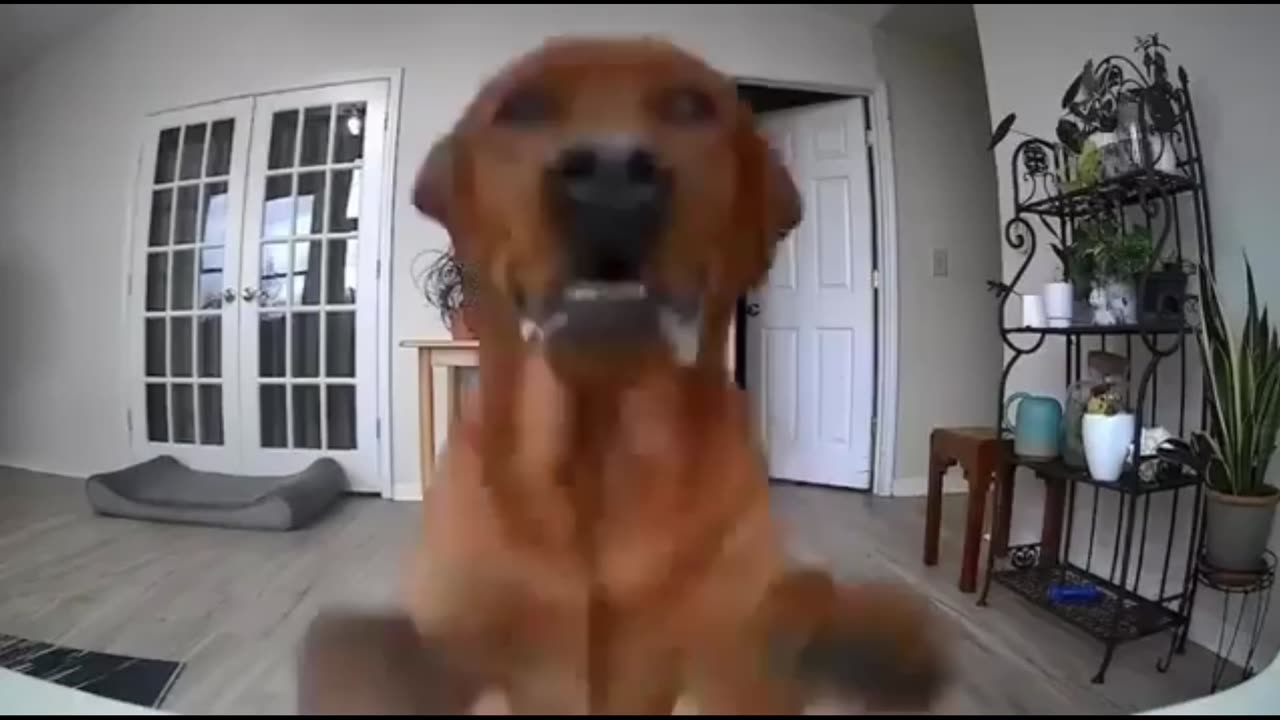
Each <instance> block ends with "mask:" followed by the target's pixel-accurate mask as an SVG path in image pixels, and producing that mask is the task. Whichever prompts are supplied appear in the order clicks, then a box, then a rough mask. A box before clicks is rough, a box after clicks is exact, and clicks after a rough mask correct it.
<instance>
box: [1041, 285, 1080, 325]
mask: <svg viewBox="0 0 1280 720" xmlns="http://www.w3.org/2000/svg"><path fill="white" fill-rule="evenodd" d="M1074 309H1075V291H1074V289H1073V288H1072V287H1071V283H1069V282H1051V283H1048V284H1046V285H1045V286H1044V316H1045V318H1047V319H1048V320H1049V322H1050V323H1051V324H1053V325H1055V326H1057V325H1070V324H1071V315H1072V310H1074Z"/></svg>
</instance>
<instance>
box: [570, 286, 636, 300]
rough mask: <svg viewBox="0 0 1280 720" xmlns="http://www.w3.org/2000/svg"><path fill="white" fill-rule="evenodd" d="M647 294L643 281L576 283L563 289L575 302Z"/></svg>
mask: <svg viewBox="0 0 1280 720" xmlns="http://www.w3.org/2000/svg"><path fill="white" fill-rule="evenodd" d="M648 296H649V290H648V288H646V287H645V286H644V284H643V283H577V284H574V285H570V286H569V287H568V288H567V289H566V290H565V297H566V298H568V299H569V300H573V301H575V302H595V301H597V300H643V299H645V298H646V297H648Z"/></svg>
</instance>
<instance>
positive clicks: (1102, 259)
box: [1072, 217, 1155, 325]
mask: <svg viewBox="0 0 1280 720" xmlns="http://www.w3.org/2000/svg"><path fill="white" fill-rule="evenodd" d="M1073 239H1074V248H1073V255H1072V260H1073V262H1074V263H1075V264H1076V268H1075V269H1076V271H1078V272H1079V273H1080V275H1081V276H1084V277H1087V278H1089V281H1090V287H1089V305H1091V306H1092V307H1093V322H1094V324H1095V325H1122V324H1134V323H1136V322H1137V321H1138V300H1137V291H1136V289H1135V286H1136V279H1137V277H1138V275H1139V274H1141V273H1143V272H1146V270H1147V268H1148V267H1149V266H1150V264H1151V262H1152V259H1153V258H1154V257H1155V246H1154V243H1153V242H1152V239H1151V231H1150V230H1148V229H1146V228H1142V227H1135V228H1132V229H1130V230H1121V229H1120V228H1119V226H1118V225H1117V224H1116V222H1115V221H1114V220H1111V219H1110V218H1105V217H1103V218H1091V219H1089V220H1086V221H1084V222H1081V223H1080V224H1078V225H1077V226H1076V228H1075V233H1074V235H1073Z"/></svg>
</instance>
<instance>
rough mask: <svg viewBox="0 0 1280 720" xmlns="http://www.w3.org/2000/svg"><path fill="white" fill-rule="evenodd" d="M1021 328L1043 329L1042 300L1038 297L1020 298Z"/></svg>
mask: <svg viewBox="0 0 1280 720" xmlns="http://www.w3.org/2000/svg"><path fill="white" fill-rule="evenodd" d="M1022 326H1023V327H1033V328H1038V327H1044V298H1042V297H1040V296H1039V295H1023V296H1022Z"/></svg>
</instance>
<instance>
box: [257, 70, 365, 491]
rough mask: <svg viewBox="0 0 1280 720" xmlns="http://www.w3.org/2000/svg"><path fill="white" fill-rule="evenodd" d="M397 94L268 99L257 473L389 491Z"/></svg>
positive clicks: (263, 118)
mask: <svg viewBox="0 0 1280 720" xmlns="http://www.w3.org/2000/svg"><path fill="white" fill-rule="evenodd" d="M388 91H389V87H388V84H387V83H386V82H382V81H379V82H367V83H352V84H345V85H335V86H330V87H324V88H319V89H314V90H303V91H296V92H288V93H279V94H275V95H268V96H262V97H259V98H258V99H257V101H256V104H255V108H254V119H253V123H254V128H255V131H254V137H253V141H252V145H251V147H250V151H249V163H248V164H249V169H248V173H249V175H248V189H247V192H246V195H247V206H246V211H245V226H244V242H243V252H242V254H241V268H242V272H241V302H240V304H239V305H238V307H239V309H240V323H241V328H242V330H241V342H240V348H241V357H240V368H241V389H242V394H241V400H240V406H241V409H242V420H243V422H242V423H241V428H242V433H241V442H242V445H243V448H244V450H243V466H244V468H245V471H246V472H253V473H280V472H293V471H296V470H298V469H300V468H302V467H304V466H305V465H307V464H308V463H310V462H312V461H313V460H315V459H316V458H319V457H332V458H334V459H336V460H338V461H339V462H341V463H342V464H343V466H344V468H345V469H346V471H347V474H348V477H349V478H350V479H351V485H352V488H353V489H355V490H366V491H379V490H382V489H383V488H382V485H383V484H382V483H381V482H380V481H379V474H378V453H377V434H378V428H377V424H378V423H377V420H378V418H377V410H376V408H377V402H376V395H375V393H376V388H377V374H376V371H377V366H376V363H377V343H376V341H375V340H376V327H377V326H376V319H377V293H376V285H377V253H378V237H379V233H380V228H379V227H378V224H379V222H380V213H379V203H380V199H381V197H382V188H381V187H380V185H381V182H382V177H383V172H382V170H383V163H384V161H385V158H384V152H385V147H384V141H385V138H384V135H385V117H386V110H387V107H386V106H387V95H388Z"/></svg>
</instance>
